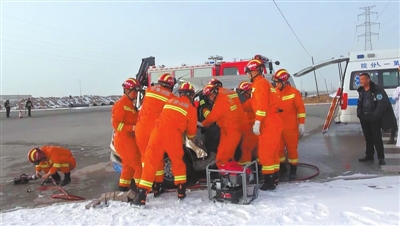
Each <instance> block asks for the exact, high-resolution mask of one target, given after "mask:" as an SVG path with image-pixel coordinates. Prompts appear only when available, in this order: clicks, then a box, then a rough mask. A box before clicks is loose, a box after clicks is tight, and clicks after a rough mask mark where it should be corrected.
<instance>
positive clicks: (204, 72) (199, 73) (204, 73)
mask: <svg viewBox="0 0 400 226" xmlns="http://www.w3.org/2000/svg"><path fill="white" fill-rule="evenodd" d="M212 75H213V74H212V68H211V67H208V68H196V69H193V77H195V78H199V77H211V76H212Z"/></svg>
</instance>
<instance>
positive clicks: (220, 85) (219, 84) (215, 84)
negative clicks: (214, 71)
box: [208, 78, 222, 87]
mask: <svg viewBox="0 0 400 226" xmlns="http://www.w3.org/2000/svg"><path fill="white" fill-rule="evenodd" d="M208 85H213V86H219V87H222V82H221V81H220V80H218V79H216V78H213V79H211V80H210V81H209V82H208Z"/></svg>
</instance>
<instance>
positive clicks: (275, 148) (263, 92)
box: [251, 76, 283, 174]
mask: <svg viewBox="0 0 400 226" xmlns="http://www.w3.org/2000/svg"><path fill="white" fill-rule="evenodd" d="M252 87H253V88H252V94H251V95H252V97H251V98H252V101H253V102H252V104H253V110H254V111H255V120H258V121H260V122H261V124H260V135H259V136H258V158H259V161H260V164H261V165H262V174H274V173H275V172H278V171H279V164H280V161H279V149H280V142H281V136H282V130H283V124H282V120H281V118H280V117H279V114H278V106H279V102H280V100H279V96H278V95H277V93H276V91H275V89H274V88H273V87H272V85H271V84H270V83H269V82H268V81H267V80H266V79H265V78H264V77H262V76H257V77H255V78H254V81H253V84H252Z"/></svg>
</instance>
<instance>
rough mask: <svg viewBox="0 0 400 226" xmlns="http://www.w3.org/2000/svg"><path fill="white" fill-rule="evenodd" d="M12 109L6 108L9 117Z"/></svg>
mask: <svg viewBox="0 0 400 226" xmlns="http://www.w3.org/2000/svg"><path fill="white" fill-rule="evenodd" d="M10 110H11V108H6V116H7V118H10Z"/></svg>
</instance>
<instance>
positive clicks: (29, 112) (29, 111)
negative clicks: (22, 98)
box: [26, 107, 32, 117]
mask: <svg viewBox="0 0 400 226" xmlns="http://www.w3.org/2000/svg"><path fill="white" fill-rule="evenodd" d="M26 108H28V116H29V117H31V116H32V115H31V109H32V107H26Z"/></svg>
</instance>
